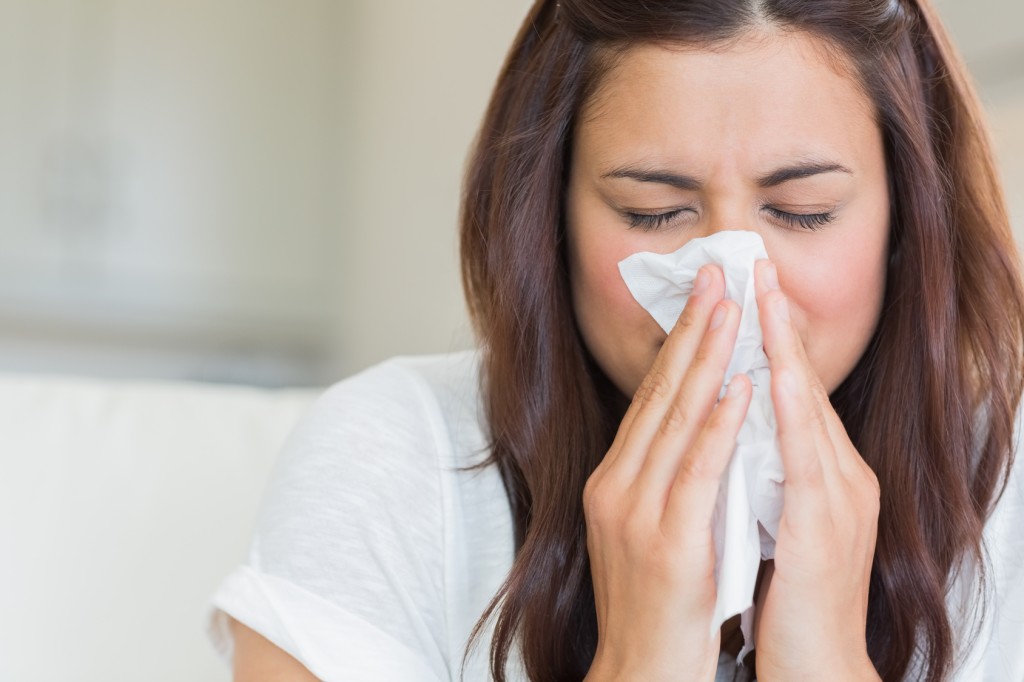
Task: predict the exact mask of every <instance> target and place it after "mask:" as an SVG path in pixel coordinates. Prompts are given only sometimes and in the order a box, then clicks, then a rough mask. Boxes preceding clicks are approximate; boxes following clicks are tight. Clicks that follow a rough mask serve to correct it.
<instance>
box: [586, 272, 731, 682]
mask: <svg viewBox="0 0 1024 682" xmlns="http://www.w3.org/2000/svg"><path fill="white" fill-rule="evenodd" d="M724 295H725V278H724V275H723V273H722V270H721V268H719V267H717V266H705V267H704V268H703V269H702V270H701V272H700V274H699V275H698V278H697V282H696V285H695V288H694V293H693V294H692V295H691V296H690V298H689V300H688V302H687V305H686V309H685V310H684V311H683V312H682V314H681V315H680V317H679V321H678V322H677V323H676V325H675V327H674V328H673V329H672V332H671V333H670V334H669V335H668V338H667V340H666V341H665V344H664V346H662V348H661V350H660V352H659V353H658V357H657V359H656V360H655V362H654V364H653V366H652V367H651V370H650V372H649V373H648V374H647V376H646V377H645V378H644V380H643V383H642V385H641V386H640V388H639V390H638V391H637V392H636V394H635V396H634V398H633V402H632V404H631V405H630V407H629V409H628V410H627V412H626V415H625V417H624V418H623V420H622V423H621V425H620V426H619V430H618V433H617V435H616V437H615V441H614V442H613V443H612V446H611V449H609V451H608V453H607V454H606V455H605V457H604V460H603V461H602V462H601V464H600V465H599V466H598V467H597V469H595V471H594V473H593V474H592V475H591V476H590V478H589V480H588V481H587V485H586V487H585V489H584V492H583V505H584V512H585V517H586V524H587V550H588V552H589V555H590V567H591V573H592V575H593V583H594V601H595V605H596V608H597V622H598V647H597V654H596V656H595V659H594V664H593V666H592V668H591V670H590V673H589V674H588V675H587V679H588V680H639V679H643V680H646V681H648V682H657V681H659V680H680V679H685V680H712V679H714V676H715V670H716V668H717V663H718V654H719V642H720V633H717V632H716V633H715V636H714V637H712V636H711V632H710V630H711V617H712V613H713V609H714V604H715V581H714V568H715V549H714V548H715V545H714V541H713V539H712V536H711V516H712V511H713V509H714V506H715V500H716V498H717V496H718V487H719V479H720V478H721V476H722V472H723V471H724V470H725V467H726V465H727V464H728V462H729V458H730V456H731V455H732V452H733V448H734V447H735V443H736V434H737V433H738V432H739V428H740V424H741V423H742V422H743V418H744V415H745V414H746V411H747V405H748V404H749V401H750V394H751V387H750V380H749V379H748V378H747V377H746V376H739V377H737V378H735V379H734V380H733V381H732V382H731V384H730V387H729V392H728V394H727V395H726V396H725V397H724V398H723V399H722V400H721V402H718V403H717V405H716V401H717V400H718V395H719V392H720V390H721V387H722V382H723V379H724V375H725V369H726V367H727V365H728V362H729V358H730V356H731V355H732V351H733V346H734V344H735V339H736V330H737V328H738V326H739V317H740V310H739V306H738V305H737V304H736V303H735V302H733V301H727V300H723V297H724Z"/></svg>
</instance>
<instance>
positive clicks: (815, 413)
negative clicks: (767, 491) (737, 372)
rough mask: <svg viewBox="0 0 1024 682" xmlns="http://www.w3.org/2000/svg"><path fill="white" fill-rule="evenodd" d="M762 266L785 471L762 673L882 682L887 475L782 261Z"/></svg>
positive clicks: (759, 273) (762, 626) (768, 581)
mask: <svg viewBox="0 0 1024 682" xmlns="http://www.w3.org/2000/svg"><path fill="white" fill-rule="evenodd" d="M755 272H756V277H755V280H756V282H755V286H756V290H757V304H758V310H759V314H760V319H761V327H762V330H763V332H764V348H765V353H766V354H767V356H768V360H769V363H770V367H771V395H772V402H773V403H774V405H775V415H776V420H777V422H778V435H779V447H780V450H781V455H782V464H783V470H784V472H785V476H786V482H785V486H784V502H783V510H782V519H781V522H780V524H779V532H778V537H777V538H776V545H775V561H774V566H772V565H771V564H769V566H768V567H767V568H768V571H767V572H766V574H765V576H764V579H763V584H762V588H761V594H762V596H761V598H760V599H759V600H758V601H759V604H758V609H757V612H756V623H755V635H754V639H755V643H756V646H757V655H756V665H757V679H758V680H759V681H760V682H771V681H773V680H786V681H787V682H788V681H791V680H805V679H806V680H817V679H826V678H827V679H829V680H842V681H846V680H851V681H852V680H878V679H879V677H878V674H877V673H876V672H875V669H874V667H873V665H872V664H871V660H870V658H869V657H868V653H867V644H866V641H865V629H866V621H867V607H868V585H869V582H870V575H871V563H872V559H873V556H874V550H875V539H876V536H877V533H878V509H879V488H878V479H877V477H876V476H875V474H874V472H873V471H872V470H871V468H870V467H869V466H868V465H867V464H866V463H865V462H864V460H863V459H862V458H861V456H860V453H858V452H857V449H856V448H855V447H854V446H853V443H851V442H850V438H849V436H848V435H847V434H846V429H845V428H844V427H843V424H842V422H841V421H840V419H839V417H838V415H837V414H836V413H835V410H833V409H832V405H831V403H830V402H829V399H828V392H827V391H826V390H825V388H824V386H822V384H821V381H820V380H819V379H818V376H817V374H816V373H815V371H814V369H813V368H812V367H811V366H810V364H809V362H808V360H807V355H806V353H805V352H804V346H803V343H802V341H801V339H800V337H799V335H798V334H797V332H796V329H795V328H794V327H793V325H792V323H791V320H790V316H789V302H788V301H787V299H786V296H785V295H784V294H783V292H782V291H781V290H780V289H779V285H778V276H777V273H776V270H775V266H774V265H773V264H772V263H771V262H770V261H767V260H761V261H758V262H757V264H756V267H755ZM772 568H774V570H772Z"/></svg>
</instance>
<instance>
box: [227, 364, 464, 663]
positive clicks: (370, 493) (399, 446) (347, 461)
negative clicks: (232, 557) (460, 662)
mask: <svg viewBox="0 0 1024 682" xmlns="http://www.w3.org/2000/svg"><path fill="white" fill-rule="evenodd" d="M430 400H431V396H430V394H429V389H428V388H426V384H425V383H424V382H423V381H422V380H420V381H417V377H416V376H415V375H414V374H413V373H412V372H411V371H410V370H408V369H406V368H403V367H401V366H400V365H397V364H395V363H393V362H388V363H383V364H381V365H377V366H376V367H373V368H371V369H369V370H366V371H364V372H362V373H360V374H357V375H355V376H353V377H351V378H349V379H346V380H344V381H342V382H339V383H337V384H335V385H333V386H332V387H331V388H329V389H327V391H326V392H325V393H324V394H323V395H321V396H320V397H319V398H318V399H317V400H316V401H315V402H314V404H313V405H312V406H311V407H310V409H309V410H308V411H307V412H306V413H305V414H304V416H303V417H302V419H300V421H299V423H298V424H297V425H296V427H295V428H294V429H293V431H292V433H291V434H290V435H289V437H288V439H287V441H286V443H285V446H284V448H283V450H282V452H281V454H280V456H279V458H278V461H277V462H276V464H275V467H274V469H273V472H272V474H271V478H270V482H269V484H268V488H267V490H266V492H265V495H264V498H263V501H262V503H261V507H260V512H259V514H258V517H257V521H256V526H255V531H254V534H253V537H252V542H251V545H250V550H249V556H248V559H247V561H246V562H245V563H244V564H243V565H241V566H239V567H238V568H237V569H236V570H235V571H234V572H233V573H231V574H230V575H229V576H227V578H226V579H225V580H224V581H223V583H222V584H221V586H220V588H219V589H218V590H217V592H216V593H215V594H214V596H213V599H212V605H211V609H210V612H209V617H208V622H207V631H208V634H209V636H210V638H211V640H212V642H213V643H214V645H215V647H216V648H217V650H218V652H219V653H220V654H221V656H222V657H223V658H225V659H226V660H228V661H229V662H230V660H231V657H232V654H233V642H232V641H231V636H230V631H229V630H228V628H227V617H226V616H227V615H230V616H232V617H233V618H235V619H236V620H238V621H240V622H242V623H244V624H245V625H247V626H248V627H250V628H251V629H253V630H255V631H256V632H258V633H260V634H261V635H263V636H264V637H266V638H267V639H269V640H270V641H271V642H273V643H274V644H276V645H277V646H278V647H280V648H281V649H283V650H285V651H287V652H288V653H289V654H291V655H292V656H294V657H295V658H296V659H298V660H299V661H300V662H301V663H303V665H305V666H306V667H307V668H308V669H309V670H310V671H311V672H312V673H313V674H314V675H316V676H317V677H318V678H319V679H321V680H324V681H325V682H332V681H334V680H339V681H340V680H346V681H349V680H374V681H375V682H387V681H389V680H396V681H397V680H403V681H406V680H424V681H429V680H448V679H450V678H451V676H450V674H449V668H448V660H447V659H448V657H447V654H446V641H447V633H446V630H445V626H446V623H445V608H444V604H445V600H444V561H443V557H444V541H443V537H444V524H443V513H442V509H443V505H442V501H441V485H440V479H439V473H440V471H439V464H438V461H439V460H438V447H439V443H440V439H441V438H443V437H444V435H443V434H444V429H443V428H441V427H442V425H440V424H437V423H436V422H437V417H436V415H435V414H433V413H432V412H431V410H430V409H429V405H430Z"/></svg>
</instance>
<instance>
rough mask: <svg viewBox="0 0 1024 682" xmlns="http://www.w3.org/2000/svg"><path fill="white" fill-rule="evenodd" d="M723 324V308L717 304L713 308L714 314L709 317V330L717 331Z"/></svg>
mask: <svg viewBox="0 0 1024 682" xmlns="http://www.w3.org/2000/svg"><path fill="white" fill-rule="evenodd" d="M723 322H725V306H724V305H722V304H721V303H719V304H718V305H717V306H715V314H714V315H712V316H711V328H712V329H718V328H719V327H721V326H722V323H723Z"/></svg>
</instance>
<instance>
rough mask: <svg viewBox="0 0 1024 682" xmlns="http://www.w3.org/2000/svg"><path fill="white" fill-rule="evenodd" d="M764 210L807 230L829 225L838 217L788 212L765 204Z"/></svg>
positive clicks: (833, 214) (828, 214)
mask: <svg viewBox="0 0 1024 682" xmlns="http://www.w3.org/2000/svg"><path fill="white" fill-rule="evenodd" d="M763 208H764V210H766V211H768V213H769V214H771V215H772V216H773V217H775V218H777V219H778V220H782V221H783V222H786V223H789V224H790V225H793V226H795V227H802V228H804V229H807V230H812V231H813V230H820V229H821V228H823V227H824V226H825V225H828V224H829V223H831V222H832V221H833V220H835V219H836V214H835V213H831V212H827V213H787V212H786V211H780V210H779V209H777V208H772V207H771V206H764V207H763Z"/></svg>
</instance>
